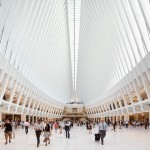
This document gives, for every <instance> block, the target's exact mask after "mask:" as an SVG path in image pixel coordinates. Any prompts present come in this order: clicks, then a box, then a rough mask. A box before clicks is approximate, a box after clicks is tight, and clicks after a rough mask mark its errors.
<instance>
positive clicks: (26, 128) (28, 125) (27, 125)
mask: <svg viewBox="0 0 150 150" xmlns="http://www.w3.org/2000/svg"><path fill="white" fill-rule="evenodd" d="M24 127H25V132H26V134H28V129H29V127H30V123H29V122H28V120H26V121H25V122H24Z"/></svg>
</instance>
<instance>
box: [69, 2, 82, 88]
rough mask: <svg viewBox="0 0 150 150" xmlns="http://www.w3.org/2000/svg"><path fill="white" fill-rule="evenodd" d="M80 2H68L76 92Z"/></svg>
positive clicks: (73, 78)
mask: <svg viewBox="0 0 150 150" xmlns="http://www.w3.org/2000/svg"><path fill="white" fill-rule="evenodd" d="M80 7H81V1H80V0H68V17H69V33H70V48H71V63H72V64H71V65H72V80H73V90H74V91H76V80H77V65H78V45H79V28H80Z"/></svg>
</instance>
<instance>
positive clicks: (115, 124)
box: [111, 121, 117, 132]
mask: <svg viewBox="0 0 150 150" xmlns="http://www.w3.org/2000/svg"><path fill="white" fill-rule="evenodd" d="M112 125H113V128H112V129H111V131H112V130H114V132H116V126H117V122H116V121H115V122H114V123H113V124H112Z"/></svg>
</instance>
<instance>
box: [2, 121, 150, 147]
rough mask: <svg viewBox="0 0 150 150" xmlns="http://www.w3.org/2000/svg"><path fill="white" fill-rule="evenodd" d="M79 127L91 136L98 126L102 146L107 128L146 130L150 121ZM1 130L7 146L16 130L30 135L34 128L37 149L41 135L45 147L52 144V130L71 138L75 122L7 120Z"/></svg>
mask: <svg viewBox="0 0 150 150" xmlns="http://www.w3.org/2000/svg"><path fill="white" fill-rule="evenodd" d="M76 125H77V126H85V127H86V129H87V130H88V133H89V134H92V131H93V130H92V129H93V128H95V126H98V133H96V134H95V140H96V141H100V140H101V144H102V145H104V138H105V136H106V131H107V127H112V129H111V131H113V130H114V131H115V132H116V127H117V126H118V127H119V129H121V128H122V127H123V126H124V127H125V128H128V126H129V125H130V126H133V127H135V128H136V127H140V126H144V127H145V129H147V128H148V127H149V121H148V119H146V121H145V122H144V123H141V122H139V121H134V120H133V121H131V122H129V121H127V120H126V121H118V122H117V121H116V120H115V121H114V122H111V121H110V120H109V119H108V120H107V121H106V122H105V119H104V118H102V119H101V120H100V122H94V121H78V122H76ZM0 126H1V128H2V129H3V128H4V135H5V140H6V141H5V144H6V145H7V144H8V142H9V143H11V140H12V138H14V139H15V130H17V129H18V128H22V129H24V130H25V134H28V132H29V127H30V126H32V128H33V129H34V130H35V135H36V139H37V147H39V145H40V136H41V134H42V135H43V137H44V140H43V142H45V146H47V145H48V144H50V137H51V136H52V130H54V132H56V133H57V132H58V129H59V134H62V132H63V130H65V132H64V134H65V135H66V138H68V139H69V138H70V130H71V128H73V126H74V122H73V121H54V122H52V121H42V120H37V122H35V123H32V122H28V120H26V121H22V122H19V123H18V122H17V121H12V120H9V119H7V120H6V121H3V123H1V125H0Z"/></svg>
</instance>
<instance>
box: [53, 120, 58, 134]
mask: <svg viewBox="0 0 150 150" xmlns="http://www.w3.org/2000/svg"><path fill="white" fill-rule="evenodd" d="M54 128H55V132H56V133H57V130H58V124H57V122H55V123H54Z"/></svg>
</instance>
